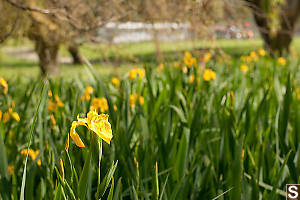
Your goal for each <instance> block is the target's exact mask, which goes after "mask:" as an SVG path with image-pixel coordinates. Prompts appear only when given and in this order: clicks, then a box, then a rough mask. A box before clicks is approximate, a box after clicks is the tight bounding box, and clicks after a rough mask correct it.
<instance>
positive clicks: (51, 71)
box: [35, 38, 59, 76]
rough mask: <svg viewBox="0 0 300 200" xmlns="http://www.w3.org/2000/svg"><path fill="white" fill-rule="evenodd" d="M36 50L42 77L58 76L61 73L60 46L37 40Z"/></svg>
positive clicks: (40, 39)
mask: <svg viewBox="0 0 300 200" xmlns="http://www.w3.org/2000/svg"><path fill="white" fill-rule="evenodd" d="M35 50H36V52H37V54H38V57H39V66H40V69H41V73H42V75H44V76H45V75H56V74H58V72H59V62H58V50H59V44H55V43H49V42H47V41H44V40H43V39H42V38H39V39H36V40H35Z"/></svg>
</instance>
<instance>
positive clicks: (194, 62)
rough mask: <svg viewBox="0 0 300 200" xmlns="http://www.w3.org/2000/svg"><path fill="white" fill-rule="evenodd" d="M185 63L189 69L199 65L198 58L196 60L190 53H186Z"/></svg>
mask: <svg viewBox="0 0 300 200" xmlns="http://www.w3.org/2000/svg"><path fill="white" fill-rule="evenodd" d="M183 61H184V63H185V64H186V66H187V67H191V66H196V65H197V60H196V58H194V57H193V56H192V54H191V53H190V52H185V54H184V58H183Z"/></svg>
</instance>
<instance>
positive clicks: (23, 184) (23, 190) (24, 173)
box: [20, 79, 48, 200]
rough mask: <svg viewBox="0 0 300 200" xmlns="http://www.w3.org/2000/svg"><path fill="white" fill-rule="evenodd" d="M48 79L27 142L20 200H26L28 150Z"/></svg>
mask: <svg viewBox="0 0 300 200" xmlns="http://www.w3.org/2000/svg"><path fill="white" fill-rule="evenodd" d="M47 83H48V82H47V79H45V81H44V84H43V87H42V91H41V93H40V100H39V103H38V105H37V107H36V110H35V113H34V117H33V121H32V124H31V127H30V131H29V140H28V144H27V154H26V159H25V166H24V171H23V177H22V185H21V195H20V200H24V195H25V183H26V168H27V161H28V152H29V148H30V144H31V139H32V135H33V130H34V125H35V123H36V119H37V116H38V112H39V109H40V105H41V102H42V99H43V97H45V92H44V91H45V88H46V85H47Z"/></svg>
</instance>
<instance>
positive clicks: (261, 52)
mask: <svg viewBox="0 0 300 200" xmlns="http://www.w3.org/2000/svg"><path fill="white" fill-rule="evenodd" d="M258 54H259V55H260V56H265V55H266V51H265V50H264V49H260V50H258Z"/></svg>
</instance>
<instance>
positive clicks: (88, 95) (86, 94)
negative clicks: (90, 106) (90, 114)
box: [80, 86, 94, 101]
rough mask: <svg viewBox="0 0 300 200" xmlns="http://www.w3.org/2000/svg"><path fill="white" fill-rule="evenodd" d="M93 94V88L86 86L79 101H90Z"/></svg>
mask: <svg viewBox="0 0 300 200" xmlns="http://www.w3.org/2000/svg"><path fill="white" fill-rule="evenodd" d="M93 92H94V88H92V87H91V86H87V87H86V88H85V89H84V95H83V96H82V97H81V98H80V100H86V101H88V100H90V99H91V94H92V93H93Z"/></svg>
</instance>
